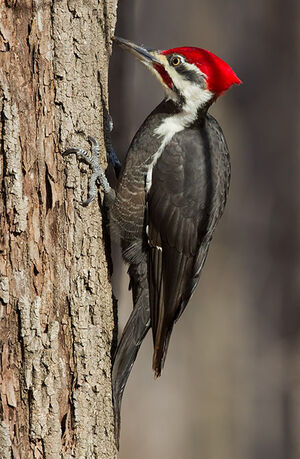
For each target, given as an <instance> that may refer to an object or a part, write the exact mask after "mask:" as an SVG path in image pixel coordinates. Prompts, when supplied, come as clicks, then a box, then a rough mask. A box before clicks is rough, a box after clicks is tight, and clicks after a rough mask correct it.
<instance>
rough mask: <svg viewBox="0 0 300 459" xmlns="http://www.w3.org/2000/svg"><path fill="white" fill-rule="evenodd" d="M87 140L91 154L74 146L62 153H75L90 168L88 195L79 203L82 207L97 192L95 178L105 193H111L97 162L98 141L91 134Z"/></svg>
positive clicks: (98, 153) (98, 152)
mask: <svg viewBox="0 0 300 459" xmlns="http://www.w3.org/2000/svg"><path fill="white" fill-rule="evenodd" d="M88 141H89V143H90V145H91V154H88V153H87V152H86V151H85V150H83V149H82V148H74V147H72V148H68V149H67V150H65V151H64V152H63V153H62V154H63V156H67V155H70V154H75V155H76V156H77V157H78V158H79V159H81V160H82V161H84V162H86V163H87V164H88V165H89V166H90V168H91V170H92V175H91V177H90V179H89V190H90V191H89V196H88V198H87V199H86V200H85V201H83V202H82V203H81V205H82V206H83V207H86V206H88V205H89V204H90V202H92V201H93V200H94V199H95V197H96V194H97V186H96V182H97V180H98V181H99V182H100V184H101V186H102V188H103V191H104V193H105V194H113V193H112V190H111V188H110V186H109V183H108V181H107V178H106V177H105V174H104V172H103V169H102V168H101V166H100V164H99V156H100V148H99V143H98V141H97V140H96V139H94V137H91V136H89V137H88Z"/></svg>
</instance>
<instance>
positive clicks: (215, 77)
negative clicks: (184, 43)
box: [161, 47, 242, 97]
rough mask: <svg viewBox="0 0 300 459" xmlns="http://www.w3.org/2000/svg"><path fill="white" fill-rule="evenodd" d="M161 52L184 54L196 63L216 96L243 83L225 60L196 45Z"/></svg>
mask: <svg viewBox="0 0 300 459" xmlns="http://www.w3.org/2000/svg"><path fill="white" fill-rule="evenodd" d="M161 54H164V55H169V54H179V55H182V56H184V57H185V58H186V60H187V62H189V63H190V64H194V65H196V66H197V67H198V68H199V69H200V70H201V72H202V73H204V74H205V75H206V77H207V88H208V89H209V90H210V91H211V92H213V93H214V94H215V95H216V97H218V96H220V95H221V94H222V93H223V92H225V91H227V89H229V88H230V86H232V85H233V84H241V83H242V81H241V80H240V79H239V78H238V76H237V75H236V74H235V72H234V71H233V70H232V68H231V67H230V66H229V65H228V64H226V62H225V61H223V60H222V59H220V58H219V57H218V56H216V55H215V54H213V53H211V52H210V51H207V50H205V49H202V48H194V47H183V48H173V49H168V50H166V51H162V53H161ZM168 86H169V85H168Z"/></svg>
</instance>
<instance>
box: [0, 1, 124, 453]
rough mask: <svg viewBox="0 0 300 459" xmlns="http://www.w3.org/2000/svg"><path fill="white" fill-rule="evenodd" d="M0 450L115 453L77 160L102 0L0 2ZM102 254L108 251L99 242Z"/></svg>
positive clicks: (108, 25) (92, 126) (98, 232)
mask: <svg viewBox="0 0 300 459" xmlns="http://www.w3.org/2000/svg"><path fill="white" fill-rule="evenodd" d="M0 14H1V18H0V112H1V120H0V121H1V131H0V133H1V134H0V137H1V145H0V149H1V157H0V179H1V182H0V183H1V184H0V189H1V201H0V222H1V239H0V303H1V305H0V307H1V309H0V317H1V322H0V327H1V328H0V346H1V348H0V349H1V359H0V384H1V386H0V393H1V401H0V457H1V459H2V458H3V459H6V458H12V457H13V458H47V459H48V458H49V459H50V458H51V459H52V458H53V459H57V458H60V457H62V458H71V457H72V458H73V457H74V458H80V459H82V458H101V459H102V458H109V459H113V458H114V457H116V448H115V442H114V424H113V411H112V396H111V380H110V374H111V347H112V338H113V330H114V320H113V305H112V292H111V286H110V273H109V270H108V265H107V261H106V255H105V252H106V248H109V247H108V243H109V241H108V242H107V238H106V242H105V238H104V237H103V236H104V235H105V234H106V226H105V222H103V220H102V217H101V211H100V209H99V205H98V203H97V202H95V201H94V202H93V203H92V204H91V205H90V206H89V207H87V208H83V207H82V206H81V205H80V201H81V200H82V199H83V198H85V197H86V196H85V195H86V190H87V177H88V174H87V171H88V167H87V166H85V165H80V167H78V163H77V160H76V158H74V157H70V158H69V157H68V159H67V160H64V159H63V157H62V156H61V155H60V153H61V152H62V151H63V150H64V149H65V148H66V147H70V146H87V145H86V140H85V139H86V136H87V135H92V136H94V137H96V138H97V139H98V140H99V142H100V145H101V147H102V157H101V161H102V165H104V164H103V163H104V161H105V149H104V142H103V135H102V126H103V122H102V113H103V106H104V105H107V70H108V61H109V56H110V51H111V38H112V34H113V32H114V27H115V20H116V0H103V1H101V2H100V0H52V1H50V0H6V2H5V4H4V3H3V1H2V2H1V5H0ZM108 253H109V252H108Z"/></svg>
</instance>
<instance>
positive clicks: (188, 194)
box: [147, 128, 226, 376]
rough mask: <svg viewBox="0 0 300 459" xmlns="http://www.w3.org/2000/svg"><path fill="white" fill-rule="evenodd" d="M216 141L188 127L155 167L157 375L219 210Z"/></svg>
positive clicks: (152, 235)
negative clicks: (212, 143)
mask: <svg viewBox="0 0 300 459" xmlns="http://www.w3.org/2000/svg"><path fill="white" fill-rule="evenodd" d="M225 146H226V145H225ZM212 147H213V146H211V142H210V141H209V139H208V136H207V134H206V131H204V130H203V131H201V130H199V129H198V128H194V129H192V128H191V129H189V130H184V131H182V132H180V133H178V134H176V135H175V136H174V137H173V138H172V140H171V142H170V143H169V144H168V145H167V146H166V147H165V149H164V151H163V153H162V155H161V156H160V158H159V160H158V161H157V163H156V165H155V166H154V168H153V174H152V184H151V188H150V191H149V195H148V214H147V219H148V222H147V223H148V237H149V245H150V255H149V293H150V311H151V326H152V331H153V340H154V355H153V369H154V371H155V375H156V376H159V375H160V373H161V369H162V367H163V364H164V360H165V356H166V351H167V347H168V342H169V339H170V334H171V332H172V328H173V325H174V322H175V321H176V320H177V319H178V317H179V316H180V314H181V313H182V311H183V310H184V308H185V306H186V304H187V303H188V301H189V299H190V297H191V295H192V293H193V291H194V289H195V287H196V285H197V283H198V279H199V275H200V272H201V268H202V266H203V263H204V261H205V258H206V254H207V250H208V246H209V242H210V239H211V234H212V231H213V227H214V226H215V220H216V218H214V215H215V214H217V213H218V214H219V213H220V211H219V207H220V205H219V204H218V202H217V201H218V199H216V198H217V193H216V190H217V187H218V183H217V180H216V177H217V175H218V173H217V172H218V171H217V170H216V169H217V168H218V167H217V163H218V164H219V161H217V162H216V160H215V159H216V158H215V155H214V151H212V150H213V148H212ZM223 200H224V199H223ZM223 207H224V205H223Z"/></svg>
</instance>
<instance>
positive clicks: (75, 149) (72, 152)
mask: <svg viewBox="0 0 300 459" xmlns="http://www.w3.org/2000/svg"><path fill="white" fill-rule="evenodd" d="M78 150H79V148H68V149H67V150H65V151H64V152H62V156H67V155H71V154H74V153H75V154H77V153H78Z"/></svg>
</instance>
